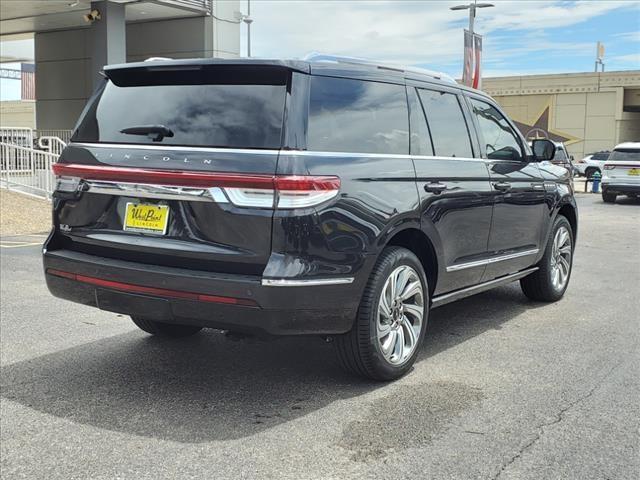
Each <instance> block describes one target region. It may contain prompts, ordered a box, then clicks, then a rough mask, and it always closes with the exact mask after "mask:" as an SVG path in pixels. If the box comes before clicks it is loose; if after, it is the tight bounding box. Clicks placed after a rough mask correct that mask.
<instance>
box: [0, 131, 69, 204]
mask: <svg viewBox="0 0 640 480" xmlns="http://www.w3.org/2000/svg"><path fill="white" fill-rule="evenodd" d="M57 159H58V155H56V154H55V153H50V152H44V151H42V150H36V149H35V148H29V147H21V146H18V145H14V144H11V143H6V142H0V186H2V187H4V188H7V189H10V190H16V191H18V192H21V193H26V194H29V195H35V196H37V197H43V198H47V199H50V198H51V194H52V193H53V188H54V186H55V179H54V176H53V172H52V171H51V166H52V165H53V164H54V163H55V162H56V160H57Z"/></svg>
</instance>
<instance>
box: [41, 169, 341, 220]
mask: <svg viewBox="0 0 640 480" xmlns="http://www.w3.org/2000/svg"><path fill="white" fill-rule="evenodd" d="M53 173H54V174H55V175H57V176H58V177H64V178H65V179H68V178H77V179H82V180H87V181H93V180H97V181H106V182H123V183H134V184H146V185H161V186H174V187H189V188H205V189H215V190H217V191H220V190H222V191H223V192H224V193H225V196H226V197H227V199H228V200H229V201H230V202H231V203H232V204H234V205H235V206H238V207H252V208H274V206H275V207H276V208H280V209H293V208H307V207H313V206H315V205H319V204H320V203H322V202H326V201H327V200H330V199H332V198H334V197H335V196H337V195H338V192H339V191H340V179H339V178H338V177H334V176H313V175H262V174H233V173H218V172H190V171H183V170H150V169H144V168H128V167H110V166H102V165H76V164H65V163H56V164H54V165H53ZM59 184H60V182H59ZM212 198H215V197H214V195H213V194H212Z"/></svg>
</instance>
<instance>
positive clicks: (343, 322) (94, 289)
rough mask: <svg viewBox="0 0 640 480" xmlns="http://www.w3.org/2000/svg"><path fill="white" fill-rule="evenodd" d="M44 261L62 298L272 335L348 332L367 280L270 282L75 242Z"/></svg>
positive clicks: (51, 287) (52, 288)
mask: <svg viewBox="0 0 640 480" xmlns="http://www.w3.org/2000/svg"><path fill="white" fill-rule="evenodd" d="M43 262H44V268H45V278H46V282H47V286H48V288H49V291H50V292H51V293H52V294H53V295H55V296H56V297H59V298H63V299H66V300H71V301H73V302H76V303H81V304H84V305H89V306H94V307H98V308H100V309H102V310H107V311H111V312H116V313H122V314H126V315H139V316H146V317H148V318H151V319H154V320H158V321H164V322H169V323H182V324H188V325H198V326H202V327H211V328H220V329H228V330H233V331H239V332H247V333H263V334H269V335H302V334H338V333H344V332H347V331H348V330H350V329H351V326H352V324H353V320H354V318H355V315H356V311H357V308H358V304H359V301H360V293H361V291H362V287H363V285H362V284H361V281H360V280H359V279H358V278H356V279H354V281H353V282H350V283H344V282H345V281H346V280H345V281H343V283H340V284H331V283H330V284H319V285H311V286H309V285H304V284H303V285H299V284H295V283H293V284H290V285H288V286H282V285H278V284H277V283H275V284H274V283H273V282H271V283H272V284H271V285H269V284H268V283H269V282H265V283H267V285H263V281H262V280H263V279H262V278H261V277H259V276H250V275H228V274H215V273H210V272H203V271H194V270H186V269H180V268H171V267H158V266H154V265H146V264H140V263H134V262H126V261H121V260H114V259H108V258H103V257H98V256H94V255H87V254H84V253H79V252H74V251H70V250H54V251H47V250H45V251H44V258H43ZM52 271H53V272H52ZM63 274H66V275H63ZM200 299H201V300H200Z"/></svg>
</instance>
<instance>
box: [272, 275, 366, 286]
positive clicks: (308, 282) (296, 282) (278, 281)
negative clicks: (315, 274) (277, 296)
mask: <svg viewBox="0 0 640 480" xmlns="http://www.w3.org/2000/svg"><path fill="white" fill-rule="evenodd" d="M349 283H353V277H343V278H310V279H295V278H291V279H289V278H263V279H262V286H263V287H313V286H322V285H344V284H349Z"/></svg>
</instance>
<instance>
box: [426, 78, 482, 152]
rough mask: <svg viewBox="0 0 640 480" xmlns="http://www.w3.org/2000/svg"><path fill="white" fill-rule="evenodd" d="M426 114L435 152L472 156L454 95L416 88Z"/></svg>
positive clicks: (465, 128) (460, 110)
mask: <svg viewBox="0 0 640 480" xmlns="http://www.w3.org/2000/svg"><path fill="white" fill-rule="evenodd" d="M418 92H419V94H420V100H422V106H423V107H424V111H425V114H426V115H427V122H428V124H429V130H431V139H432V141H433V148H434V150H435V154H436V155H438V156H442V157H465V158H472V157H473V150H472V149H471V140H470V138H469V130H468V129H467V123H466V121H465V119H464V115H463V113H462V108H461V107H460V103H459V102H458V98H457V96H456V95H454V94H452V93H445V92H436V91H433V90H423V89H418Z"/></svg>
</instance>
